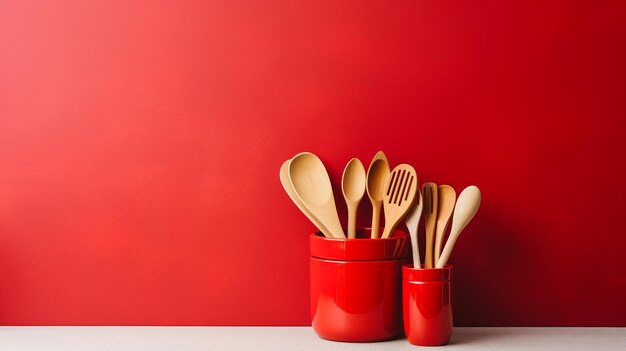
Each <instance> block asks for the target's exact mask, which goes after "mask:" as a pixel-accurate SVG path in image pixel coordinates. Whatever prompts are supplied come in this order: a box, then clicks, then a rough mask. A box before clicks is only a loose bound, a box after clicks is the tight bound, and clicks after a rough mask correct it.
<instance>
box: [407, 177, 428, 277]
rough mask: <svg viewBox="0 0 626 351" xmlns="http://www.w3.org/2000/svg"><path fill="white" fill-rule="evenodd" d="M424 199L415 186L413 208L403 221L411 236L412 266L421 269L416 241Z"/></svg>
mask: <svg viewBox="0 0 626 351" xmlns="http://www.w3.org/2000/svg"><path fill="white" fill-rule="evenodd" d="M423 205H424V201H423V200H422V192H421V191H420V190H419V187H418V188H417V199H416V200H415V204H414V205H413V208H412V209H411V210H410V211H409V213H407V214H406V217H405V218H404V223H405V224H406V227H407V229H408V230H409V235H410V236H411V249H412V250H413V268H415V269H421V268H422V263H421V262H420V250H419V245H418V243H417V233H418V228H419V224H420V218H421V217H422V208H424V206H423Z"/></svg>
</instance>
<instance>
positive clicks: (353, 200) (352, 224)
mask: <svg viewBox="0 0 626 351" xmlns="http://www.w3.org/2000/svg"><path fill="white" fill-rule="evenodd" d="M365 183H366V175H365V168H363V164H362V163H361V161H359V159H358V158H353V159H351V160H350V162H348V164H347V165H346V168H345V169H344V170H343V176H342V177H341V192H342V193H343V198H344V199H345V200H346V206H347V207H348V239H354V238H356V214H357V210H358V208H359V202H361V199H362V198H363V195H364V194H365Z"/></svg>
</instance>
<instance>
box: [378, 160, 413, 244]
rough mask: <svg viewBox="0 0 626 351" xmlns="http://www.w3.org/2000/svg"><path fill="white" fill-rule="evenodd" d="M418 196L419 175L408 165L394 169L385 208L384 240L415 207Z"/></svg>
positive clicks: (389, 181)
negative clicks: (414, 203)
mask: <svg viewBox="0 0 626 351" xmlns="http://www.w3.org/2000/svg"><path fill="white" fill-rule="evenodd" d="M416 194H417V174H416V173H415V169H413V167H411V165H408V164H406V163H403V164H400V165H398V166H396V168H394V169H393V171H392V172H391V174H390V175H389V178H388V183H387V187H386V190H385V199H384V201H383V208H384V210H385V230H384V231H383V235H382V238H383V239H385V238H388V237H389V236H390V235H391V233H392V232H393V230H394V229H396V226H397V225H398V223H400V221H401V220H402V219H403V218H404V216H405V215H406V214H407V212H408V211H409V210H410V209H411V207H412V206H413V202H414V201H415V197H416V196H415V195H416Z"/></svg>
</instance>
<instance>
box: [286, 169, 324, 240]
mask: <svg viewBox="0 0 626 351" xmlns="http://www.w3.org/2000/svg"><path fill="white" fill-rule="evenodd" d="M289 162H291V160H287V161H285V162H284V163H283V165H282V166H280V183H281V184H282V185H283V188H284V189H285V192H286V193H287V195H289V198H291V201H293V202H294V203H295V204H296V206H298V208H299V209H300V211H302V213H304V215H305V216H306V218H308V219H309V220H310V221H311V222H312V223H313V224H315V226H316V227H317V229H319V230H320V232H322V234H324V236H325V237H327V238H332V237H333V236H332V234H331V233H330V232H329V231H328V229H326V227H325V226H324V225H323V224H322V223H321V222H320V221H319V219H317V218H316V217H315V216H314V215H313V214H312V213H311V212H309V210H308V209H307V208H306V207H304V205H303V204H302V201H300V199H299V198H298V196H297V195H296V193H295V191H294V190H293V186H292V185H291V182H290V181H289Z"/></svg>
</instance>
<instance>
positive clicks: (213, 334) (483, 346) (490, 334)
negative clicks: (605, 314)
mask: <svg viewBox="0 0 626 351" xmlns="http://www.w3.org/2000/svg"><path fill="white" fill-rule="evenodd" d="M415 348H416V347H415V346H413V345H411V344H409V342H408V341H407V340H406V339H398V340H393V341H386V342H378V343H366V344H356V343H354V344H353V343H340V342H332V341H327V340H323V339H320V338H319V337H317V335H316V334H315V333H314V332H313V330H312V329H311V328H310V327H0V350H2V351H21V350H29V351H31V350H37V351H47V350H81V351H91V350H107V351H113V350H115V351H123V350H133V351H136V350H168V351H169V350H176V351H187V350H189V351H191V350H202V351H207V350H220V351H221V350H226V351H227V350H272V351H280V350H289V351H292V350H324V351H333V350H414V349H415ZM431 349H432V348H431ZM445 350H598V351H599V350H626V328H454V332H453V333H452V339H451V340H450V344H449V345H448V346H445Z"/></svg>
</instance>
